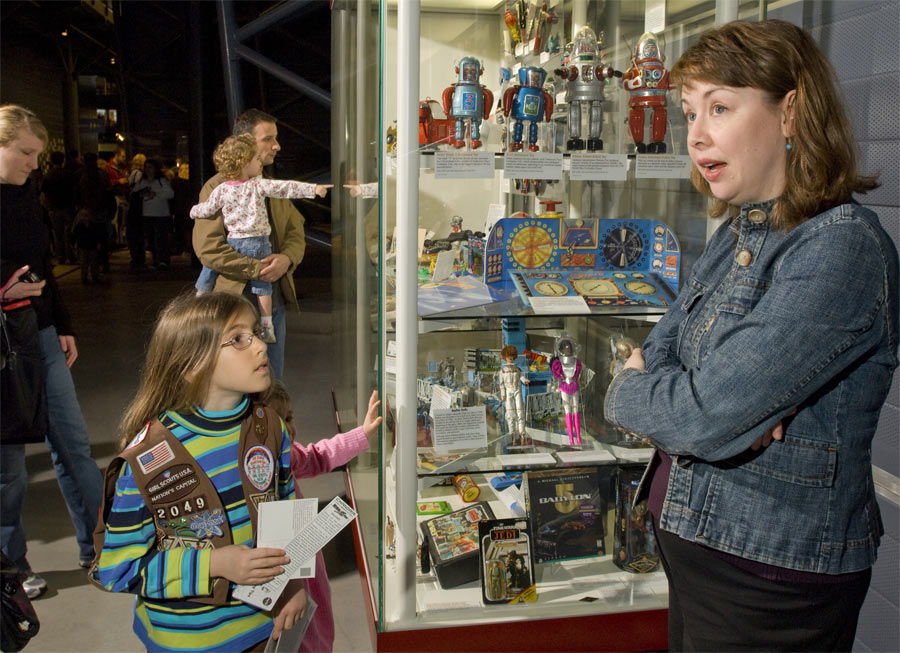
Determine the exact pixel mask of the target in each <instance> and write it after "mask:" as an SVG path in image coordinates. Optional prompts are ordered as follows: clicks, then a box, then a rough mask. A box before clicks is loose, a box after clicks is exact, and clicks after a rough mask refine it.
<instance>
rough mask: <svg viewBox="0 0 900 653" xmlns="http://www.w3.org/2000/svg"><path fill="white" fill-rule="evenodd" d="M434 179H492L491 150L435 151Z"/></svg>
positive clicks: (492, 155)
mask: <svg viewBox="0 0 900 653" xmlns="http://www.w3.org/2000/svg"><path fill="white" fill-rule="evenodd" d="M434 178H435V179H493V178H494V153H493V152H435V153H434Z"/></svg>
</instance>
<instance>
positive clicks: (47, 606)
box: [25, 251, 373, 653]
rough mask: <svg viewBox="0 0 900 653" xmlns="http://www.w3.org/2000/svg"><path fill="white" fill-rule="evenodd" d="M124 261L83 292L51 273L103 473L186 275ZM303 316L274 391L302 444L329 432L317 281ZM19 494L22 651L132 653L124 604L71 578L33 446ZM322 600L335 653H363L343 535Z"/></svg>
mask: <svg viewBox="0 0 900 653" xmlns="http://www.w3.org/2000/svg"><path fill="white" fill-rule="evenodd" d="M127 259H128V256H127V253H126V252H125V251H119V252H116V253H115V254H114V255H113V257H112V268H111V272H110V274H109V275H107V277H106V280H105V281H104V282H102V283H100V284H82V283H81V277H80V270H79V269H78V268H76V267H75V266H59V267H57V269H56V275H57V277H58V278H59V283H60V286H61V289H62V294H63V297H64V299H65V302H66V304H67V306H68V308H69V311H70V312H71V314H72V320H73V323H74V328H75V331H76V334H77V338H76V344H77V346H78V352H79V357H78V360H77V361H76V362H75V365H74V367H73V368H72V374H73V376H74V378H75V386H76V388H77V391H78V398H79V401H80V403H81V407H82V411H83V412H84V416H85V419H86V421H87V425H88V431H89V433H90V436H91V442H92V450H93V454H94V458H95V459H96V460H97V463H98V464H99V465H100V467H101V468H105V467H106V465H107V464H108V463H109V461H110V459H111V457H112V455H113V453H114V450H115V440H116V435H115V431H116V424H117V422H118V419H119V417H120V415H121V412H122V409H123V407H124V406H125V404H126V403H127V402H128V400H129V399H130V397H131V396H132V394H133V393H134V391H135V389H136V387H137V373H138V369H139V367H140V363H141V360H142V356H143V354H144V350H145V343H146V341H147V338H148V334H149V330H150V327H151V326H152V324H153V320H154V318H155V316H156V314H157V312H158V311H159V309H160V307H161V306H162V305H163V304H164V303H165V302H166V301H167V300H168V299H169V298H171V297H173V296H174V295H175V294H177V293H179V292H182V291H184V290H187V289H189V288H190V287H191V286H192V285H193V282H194V279H195V277H196V271H195V270H193V269H191V267H190V263H189V261H188V259H187V257H186V256H176V257H173V259H172V268H171V269H170V270H168V271H166V272H146V273H144V274H142V275H134V274H131V273H129V272H128V271H127ZM298 286H299V294H300V296H301V306H302V308H303V311H304V312H303V313H301V314H300V315H297V314H289V315H288V340H287V343H286V358H287V362H286V364H285V378H284V381H285V383H286V385H287V387H288V389H289V391H290V392H291V394H292V396H293V398H294V412H295V415H296V416H297V422H298V425H299V427H300V433H299V438H300V439H301V440H302V441H304V442H309V441H315V440H318V439H321V438H323V437H330V436H331V435H332V434H333V433H334V428H335V427H334V418H333V414H332V410H331V396H330V386H331V384H332V379H333V374H332V371H331V368H330V363H331V361H332V359H333V356H332V338H331V335H330V334H331V324H330V309H331V303H330V296H328V295H326V294H324V293H322V292H321V289H322V288H327V281H326V280H319V283H318V284H315V283H313V282H310V283H303V282H302V281H301V280H299V279H298ZM27 465H28V470H29V478H30V482H29V486H28V493H27V495H26V501H25V530H26V534H27V537H28V559H29V561H30V562H31V565H32V567H33V568H34V570H35V571H36V572H37V573H39V574H40V575H41V576H43V577H44V578H45V579H46V580H47V584H48V585H49V589H48V591H47V592H46V593H45V594H44V595H43V596H41V597H40V598H38V599H37V600H36V601H35V602H34V605H35V609H36V610H37V614H38V618H39V619H40V622H41V628H40V632H39V633H38V635H37V637H35V638H34V639H33V640H32V641H31V643H30V644H29V645H28V648H27V650H28V651H30V652H32V653H38V652H42V651H46V652H50V651H61V652H62V651H65V652H75V651H92V652H93V651H119V652H124V651H129V652H130V651H143V650H145V649H144V647H143V645H142V644H141V642H140V640H138V639H137V637H135V635H134V634H133V632H132V628H131V624H132V605H133V601H134V598H133V597H132V596H129V595H125V594H110V593H107V592H103V591H101V590H98V589H96V588H94V587H93V586H91V585H89V584H88V583H87V580H86V577H85V572H84V571H83V570H81V569H79V568H78V566H77V558H78V549H77V546H76V544H75V530H74V528H73V527H72V523H71V521H70V519H69V516H68V513H67V512H66V508H65V504H64V502H63V499H62V496H61V494H60V490H59V486H58V485H57V483H56V476H55V474H54V472H53V467H52V465H51V463H50V456H49V453H48V452H47V449H46V447H45V446H44V445H41V444H36V445H28V447H27ZM344 490H345V488H344V482H343V475H342V474H341V473H337V472H335V473H331V474H326V475H323V476H320V477H317V478H315V479H310V480H308V481H304V482H303V493H304V495H305V496H307V497H318V498H319V499H320V502H327V501H329V500H330V499H331V498H333V497H334V496H336V495H338V494H343V493H344ZM324 553H325V559H326V564H327V565H328V570H329V578H330V580H331V587H332V592H333V597H332V601H333V608H334V614H335V643H334V650H335V651H372V650H373V649H372V645H371V642H370V640H369V635H368V632H369V630H368V628H367V627H365V618H366V617H365V611H364V604H363V594H362V587H361V584H360V579H359V575H358V573H357V568H356V559H355V555H354V553H353V546H352V540H351V539H350V536H349V529H345V530H344V531H343V532H342V533H341V534H340V535H339V536H338V537H337V538H335V540H333V541H332V542H331V543H329V545H328V546H326V548H325V550H324Z"/></svg>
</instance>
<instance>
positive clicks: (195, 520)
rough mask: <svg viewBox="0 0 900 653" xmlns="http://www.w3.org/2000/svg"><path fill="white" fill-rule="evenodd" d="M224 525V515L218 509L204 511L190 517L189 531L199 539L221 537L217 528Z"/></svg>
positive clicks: (220, 532)
mask: <svg viewBox="0 0 900 653" xmlns="http://www.w3.org/2000/svg"><path fill="white" fill-rule="evenodd" d="M224 523H225V515H224V514H223V513H222V511H221V510H219V509H218V508H216V509H215V510H213V511H212V512H210V511H209V510H204V511H203V512H202V513H200V514H199V515H194V516H192V517H191V530H192V531H194V532H195V533H196V534H197V535H198V536H199V537H213V536H215V537H222V529H221V528H219V527H220V526H221V525H222V524H224Z"/></svg>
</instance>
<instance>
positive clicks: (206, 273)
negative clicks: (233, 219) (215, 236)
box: [194, 236, 272, 295]
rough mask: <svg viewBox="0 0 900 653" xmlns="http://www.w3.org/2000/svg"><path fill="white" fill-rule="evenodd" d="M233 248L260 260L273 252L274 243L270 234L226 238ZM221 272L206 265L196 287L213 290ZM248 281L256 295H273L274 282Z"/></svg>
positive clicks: (205, 290)
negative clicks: (270, 240) (270, 239)
mask: <svg viewBox="0 0 900 653" xmlns="http://www.w3.org/2000/svg"><path fill="white" fill-rule="evenodd" d="M225 240H226V241H227V242H228V244H229V245H231V248H232V249H233V250H234V251H236V252H238V253H239V254H243V255H244V256H247V257H249V258H255V259H256V260H258V261H260V260H262V259H264V258H265V257H267V256H268V255H269V254H271V253H272V243H271V242H269V237H268V236H249V237H247V238H226V239H225ZM218 277H219V273H218V271H216V270H213V269H212V268H208V267H206V266H205V265H204V266H203V269H202V270H201V271H200V275H199V276H198V277H197V282H196V283H195V284H194V288H196V289H197V290H200V291H202V292H212V291H213V289H214V288H215V287H216V279H217V278H218ZM247 283H248V284H249V286H250V292H251V293H253V294H254V295H271V294H272V284H271V283H269V282H268V281H260V280H259V279H249V280H248V281H247Z"/></svg>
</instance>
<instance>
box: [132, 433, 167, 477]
mask: <svg viewBox="0 0 900 653" xmlns="http://www.w3.org/2000/svg"><path fill="white" fill-rule="evenodd" d="M172 460H175V454H174V453H172V447H170V446H169V443H168V442H166V441H165V440H163V441H162V442H160V443H159V444H158V445H156V446H155V447H153V448H152V449H149V450H147V451H145V452H144V453H142V454H141V455H139V456H138V457H137V461H138V465H139V466H140V468H141V471H142V472H144V473H145V474H149V473H150V472H152V471H153V470H154V469H158V468H160V467H162V466H163V465H165V464H166V463H168V462H171V461H172Z"/></svg>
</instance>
